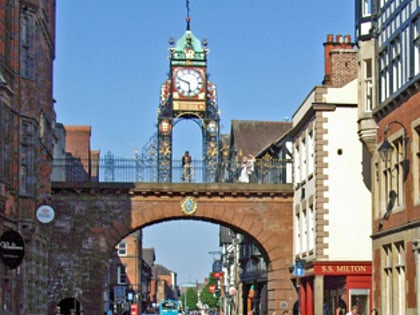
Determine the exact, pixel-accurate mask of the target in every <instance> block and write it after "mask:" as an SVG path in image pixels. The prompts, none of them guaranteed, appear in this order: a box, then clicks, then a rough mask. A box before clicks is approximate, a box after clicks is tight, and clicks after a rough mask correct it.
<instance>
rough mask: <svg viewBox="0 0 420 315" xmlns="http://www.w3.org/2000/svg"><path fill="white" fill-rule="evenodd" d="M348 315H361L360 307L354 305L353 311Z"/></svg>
mask: <svg viewBox="0 0 420 315" xmlns="http://www.w3.org/2000/svg"><path fill="white" fill-rule="evenodd" d="M346 315H359V306H357V305H353V306H352V307H351V311H350V312H348V313H347V314H346Z"/></svg>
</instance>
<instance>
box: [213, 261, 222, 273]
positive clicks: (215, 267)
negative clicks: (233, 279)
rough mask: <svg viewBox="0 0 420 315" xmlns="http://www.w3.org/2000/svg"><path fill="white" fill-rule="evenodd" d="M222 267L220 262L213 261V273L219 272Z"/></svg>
mask: <svg viewBox="0 0 420 315" xmlns="http://www.w3.org/2000/svg"><path fill="white" fill-rule="evenodd" d="M222 267H223V266H222V262H221V261H220V260H215V261H214V263H213V272H221V271H222Z"/></svg>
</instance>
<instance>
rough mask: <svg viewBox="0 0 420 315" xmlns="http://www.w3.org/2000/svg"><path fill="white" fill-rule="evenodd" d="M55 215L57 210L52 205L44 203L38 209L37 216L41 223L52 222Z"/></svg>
mask: <svg viewBox="0 0 420 315" xmlns="http://www.w3.org/2000/svg"><path fill="white" fill-rule="evenodd" d="M54 217H55V211H54V209H53V208H52V207H50V206H47V205H43V206H39V207H38V209H36V218H37V219H38V221H39V222H41V223H50V222H51V221H52V220H54Z"/></svg>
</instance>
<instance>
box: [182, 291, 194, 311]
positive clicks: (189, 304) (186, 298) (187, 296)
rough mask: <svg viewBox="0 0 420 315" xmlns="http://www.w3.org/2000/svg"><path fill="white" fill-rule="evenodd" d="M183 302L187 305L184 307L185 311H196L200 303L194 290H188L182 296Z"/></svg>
mask: <svg viewBox="0 0 420 315" xmlns="http://www.w3.org/2000/svg"><path fill="white" fill-rule="evenodd" d="M181 302H182V305H184V304H185V303H186V305H184V310H185V309H188V310H190V311H192V310H196V309H197V303H198V297H197V291H196V290H194V289H193V288H187V291H185V292H184V293H182V294H181Z"/></svg>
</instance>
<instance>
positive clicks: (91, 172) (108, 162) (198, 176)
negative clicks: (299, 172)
mask: <svg viewBox="0 0 420 315" xmlns="http://www.w3.org/2000/svg"><path fill="white" fill-rule="evenodd" d="M191 165H192V166H191V169H190V171H191V178H190V179H189V180H188V181H190V182H192V183H204V182H205V180H204V178H206V176H204V174H203V172H204V171H205V168H204V166H203V161H202V160H193V161H192V164H191ZM171 169H172V174H171V180H170V181H169V182H171V183H182V182H184V181H186V179H185V176H183V175H184V174H183V172H184V169H183V167H182V162H181V160H173V161H172V166H171ZM216 172H217V176H216V180H215V182H218V183H237V182H238V179H239V175H240V165H239V164H237V163H234V164H227V163H220V165H219V166H218V167H217V171H216ZM51 179H52V181H67V182H69V181H70V182H117V183H121V182H158V174H157V166H156V165H155V163H150V162H149V161H143V160H139V159H135V158H114V157H112V156H111V157H109V156H108V157H105V158H100V159H95V160H93V159H80V158H75V157H68V158H65V159H54V161H53V173H52V176H51ZM213 182H214V181H213ZM250 182H252V183H259V184H290V183H291V182H292V160H291V159H285V160H279V159H272V158H263V159H257V160H256V161H255V164H254V169H253V172H252V174H251V175H250Z"/></svg>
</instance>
